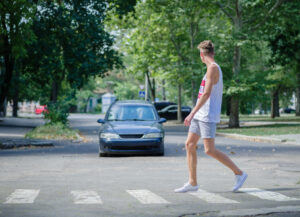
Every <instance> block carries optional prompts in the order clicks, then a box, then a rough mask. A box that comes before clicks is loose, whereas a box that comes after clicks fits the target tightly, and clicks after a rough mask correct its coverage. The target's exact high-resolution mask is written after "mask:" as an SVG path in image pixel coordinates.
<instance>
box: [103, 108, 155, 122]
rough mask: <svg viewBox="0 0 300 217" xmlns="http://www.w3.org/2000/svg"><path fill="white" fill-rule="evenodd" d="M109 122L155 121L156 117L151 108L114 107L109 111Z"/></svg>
mask: <svg viewBox="0 0 300 217" xmlns="http://www.w3.org/2000/svg"><path fill="white" fill-rule="evenodd" d="M108 120H109V121H154V120H156V115H155V113H154V109H153V108H152V107H151V106H143V105H114V106H112V107H111V109H110V110H109V111H108Z"/></svg>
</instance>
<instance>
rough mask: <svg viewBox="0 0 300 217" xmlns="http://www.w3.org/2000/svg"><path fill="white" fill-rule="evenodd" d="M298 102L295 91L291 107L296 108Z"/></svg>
mask: <svg viewBox="0 0 300 217" xmlns="http://www.w3.org/2000/svg"><path fill="white" fill-rule="evenodd" d="M296 102H297V99H296V93H295V92H294V93H293V96H292V99H291V105H290V107H291V108H292V109H295V110H296Z"/></svg>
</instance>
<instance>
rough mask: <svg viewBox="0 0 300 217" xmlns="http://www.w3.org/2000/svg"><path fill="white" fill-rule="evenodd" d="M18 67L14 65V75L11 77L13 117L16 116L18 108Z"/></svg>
mask: <svg viewBox="0 0 300 217" xmlns="http://www.w3.org/2000/svg"><path fill="white" fill-rule="evenodd" d="M20 70H21V69H20V67H18V66H16V67H15V75H14V79H13V85H14V88H13V90H14V92H13V112H12V115H13V117H18V109H19V106H18V104H19V76H20Z"/></svg>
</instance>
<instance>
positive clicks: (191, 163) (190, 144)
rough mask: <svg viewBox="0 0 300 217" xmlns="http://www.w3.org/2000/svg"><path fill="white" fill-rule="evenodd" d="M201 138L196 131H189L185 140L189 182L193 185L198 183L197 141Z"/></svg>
mask: <svg viewBox="0 0 300 217" xmlns="http://www.w3.org/2000/svg"><path fill="white" fill-rule="evenodd" d="M199 139H200V136H198V135H197V134H195V133H191V132H189V133H188V137H187V140H186V142H185V148H186V156H187V163H188V168H189V183H190V184H191V185H193V186H195V185H197V143H198V141H199Z"/></svg>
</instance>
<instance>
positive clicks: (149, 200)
mask: <svg viewBox="0 0 300 217" xmlns="http://www.w3.org/2000/svg"><path fill="white" fill-rule="evenodd" d="M127 192H128V193H129V194H130V195H132V196H133V197H135V198H136V199H137V200H138V201H140V202H141V203H142V204H166V203H169V202H168V201H166V200H165V199H163V198H162V197H160V196H158V195H156V194H154V193H152V192H151V191H149V190H144V189H142V190H127Z"/></svg>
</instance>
